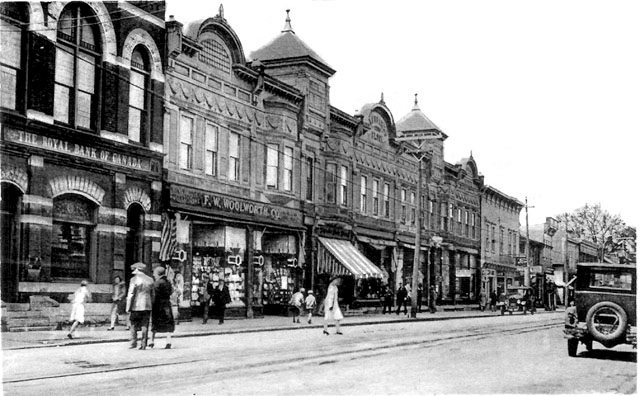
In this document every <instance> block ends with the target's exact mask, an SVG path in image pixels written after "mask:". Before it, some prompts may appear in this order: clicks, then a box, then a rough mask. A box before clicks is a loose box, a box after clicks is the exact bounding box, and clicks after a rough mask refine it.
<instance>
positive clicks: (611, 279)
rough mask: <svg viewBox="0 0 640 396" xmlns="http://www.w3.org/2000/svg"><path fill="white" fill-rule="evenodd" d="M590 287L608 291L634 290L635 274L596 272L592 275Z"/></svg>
mask: <svg viewBox="0 0 640 396" xmlns="http://www.w3.org/2000/svg"><path fill="white" fill-rule="evenodd" d="M589 286H590V287H598V288H606V289H619V290H632V287H633V274H632V273H631V272H620V273H615V272H595V271H594V272H592V273H591V274H590V277H589Z"/></svg>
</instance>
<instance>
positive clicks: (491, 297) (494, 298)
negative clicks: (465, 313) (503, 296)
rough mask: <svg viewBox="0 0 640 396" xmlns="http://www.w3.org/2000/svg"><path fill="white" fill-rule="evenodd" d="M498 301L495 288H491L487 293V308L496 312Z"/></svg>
mask: <svg viewBox="0 0 640 396" xmlns="http://www.w3.org/2000/svg"><path fill="white" fill-rule="evenodd" d="M497 303H498V295H497V294H496V291H495V290H491V293H489V309H490V310H491V312H496V304H497Z"/></svg>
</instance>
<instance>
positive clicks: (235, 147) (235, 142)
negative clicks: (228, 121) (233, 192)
mask: <svg viewBox="0 0 640 396" xmlns="http://www.w3.org/2000/svg"><path fill="white" fill-rule="evenodd" d="M229 180H233V181H238V180H240V135H238V134H237V133H233V132H230V133H229Z"/></svg>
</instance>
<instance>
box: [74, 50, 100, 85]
mask: <svg viewBox="0 0 640 396" xmlns="http://www.w3.org/2000/svg"><path fill="white" fill-rule="evenodd" d="M95 81H96V67H95V59H94V58H93V57H92V56H89V55H86V54H80V56H79V58H78V89H79V90H81V91H84V92H89V93H94V92H95V89H96V85H95V84H96V83H95Z"/></svg>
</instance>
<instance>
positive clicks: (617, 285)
mask: <svg viewBox="0 0 640 396" xmlns="http://www.w3.org/2000/svg"><path fill="white" fill-rule="evenodd" d="M574 283H575V286H574V294H575V301H574V303H575V307H571V306H570V307H569V308H567V310H566V314H565V315H566V317H565V329H564V333H565V338H567V351H568V353H569V356H576V354H577V351H578V345H579V343H583V344H584V345H585V346H586V348H587V350H591V349H592V348H593V341H597V342H599V343H600V344H602V345H603V346H604V347H606V348H613V347H614V346H616V345H620V344H631V345H633V347H634V348H636V347H637V338H636V265H635V264H605V263H579V264H578V265H577V274H576V279H575V282H574Z"/></svg>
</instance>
